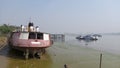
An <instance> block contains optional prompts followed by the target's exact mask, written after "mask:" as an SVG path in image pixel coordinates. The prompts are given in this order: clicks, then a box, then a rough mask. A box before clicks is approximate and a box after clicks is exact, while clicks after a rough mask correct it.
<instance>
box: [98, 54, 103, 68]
mask: <svg viewBox="0 0 120 68" xmlns="http://www.w3.org/2000/svg"><path fill="white" fill-rule="evenodd" d="M101 66H102V53H101V54H100V65H99V68H101Z"/></svg>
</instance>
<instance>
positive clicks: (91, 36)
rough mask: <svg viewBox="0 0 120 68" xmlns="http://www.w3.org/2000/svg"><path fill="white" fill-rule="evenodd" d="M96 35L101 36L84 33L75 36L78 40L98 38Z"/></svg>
mask: <svg viewBox="0 0 120 68" xmlns="http://www.w3.org/2000/svg"><path fill="white" fill-rule="evenodd" d="M98 37H101V36H100V35H85V36H81V35H80V36H77V37H76V39H78V40H98Z"/></svg>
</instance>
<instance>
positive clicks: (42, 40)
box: [8, 23, 53, 59]
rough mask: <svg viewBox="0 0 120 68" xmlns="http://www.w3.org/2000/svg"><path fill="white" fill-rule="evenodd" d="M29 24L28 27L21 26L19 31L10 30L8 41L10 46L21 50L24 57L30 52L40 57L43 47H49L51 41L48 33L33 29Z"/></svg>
mask: <svg viewBox="0 0 120 68" xmlns="http://www.w3.org/2000/svg"><path fill="white" fill-rule="evenodd" d="M30 24H31V23H29V25H28V26H29V27H28V29H24V28H23V26H21V30H20V31H13V32H11V34H10V37H9V39H8V43H9V46H10V47H11V48H13V49H17V50H19V51H22V52H23V55H24V56H25V59H28V58H29V55H30V54H32V56H33V57H36V55H37V57H39V58H40V56H41V54H43V53H45V48H48V47H50V46H51V45H52V44H53V42H52V41H51V38H50V34H49V33H44V32H40V31H38V29H37V31H36V30H33V29H31V28H30V26H31V25H30Z"/></svg>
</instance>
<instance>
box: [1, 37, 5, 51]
mask: <svg viewBox="0 0 120 68" xmlns="http://www.w3.org/2000/svg"><path fill="white" fill-rule="evenodd" d="M6 44H7V37H0V49H2V48H3V47H4V46H5V45H6Z"/></svg>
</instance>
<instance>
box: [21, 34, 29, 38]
mask: <svg viewBox="0 0 120 68" xmlns="http://www.w3.org/2000/svg"><path fill="white" fill-rule="evenodd" d="M20 39H28V33H21V34H20Z"/></svg>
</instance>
